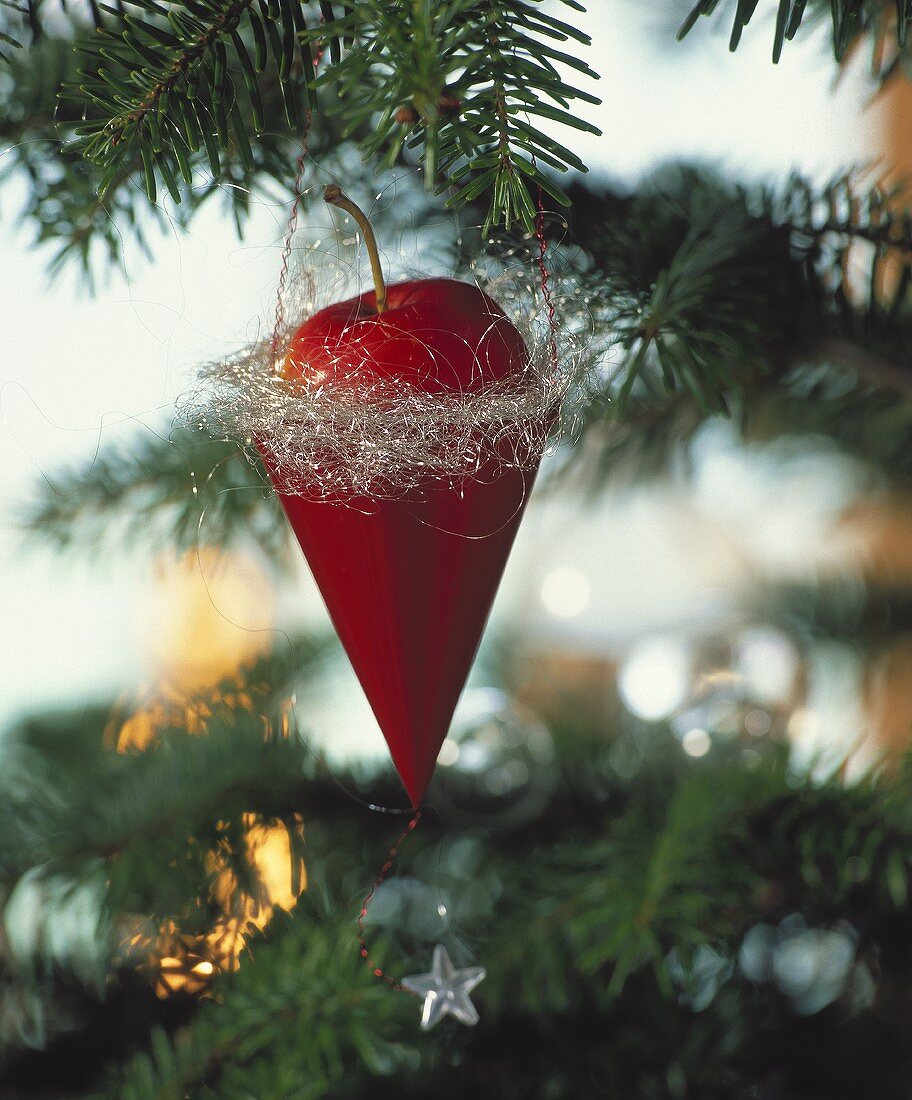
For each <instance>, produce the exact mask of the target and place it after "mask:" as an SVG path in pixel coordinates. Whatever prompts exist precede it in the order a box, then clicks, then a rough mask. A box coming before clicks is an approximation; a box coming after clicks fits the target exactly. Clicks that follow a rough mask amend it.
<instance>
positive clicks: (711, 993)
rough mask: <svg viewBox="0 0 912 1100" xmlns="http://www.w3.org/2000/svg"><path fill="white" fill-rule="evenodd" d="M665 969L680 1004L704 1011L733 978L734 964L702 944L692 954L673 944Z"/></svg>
mask: <svg viewBox="0 0 912 1100" xmlns="http://www.w3.org/2000/svg"><path fill="white" fill-rule="evenodd" d="M665 969H666V970H667V971H668V976H669V977H670V978H671V980H672V982H673V983H674V985H675V988H676V989H677V991H678V1000H679V1001H680V1002H681V1004H685V1005H687V1006H688V1008H690V1009H691V1010H692V1011H693V1012H702V1011H703V1010H704V1009H705V1008H708V1007H709V1006H710V1005H711V1004H712V1002H713V998H714V997H715V996H716V994H717V993H718V992H719V990H720V989H721V988H722V986H723V985H724V984H725V983H726V982H727V981H728V979H729V978H730V977H731V975H732V971H733V970H734V966H733V965H732V963H731V962H730V961H729V960H728V959H726V958H725V956H724V955H721V954H720V953H719V952H718V951H714V950H713V948H711V947H710V946H709V945H708V944H705V943H701V944H700V945H699V947H697V949H696V951H694V952H693V955H692V956H690V957H686V956H685V954H684V953H683V952H682V951H680V950H679V949H678V948H677V947H673V948H672V949H671V951H669V952H668V954H667V955H666V956H665Z"/></svg>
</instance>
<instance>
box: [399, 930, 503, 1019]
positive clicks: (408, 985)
mask: <svg viewBox="0 0 912 1100" xmlns="http://www.w3.org/2000/svg"><path fill="white" fill-rule="evenodd" d="M485 973H486V972H485V968H484V967H483V966H470V967H467V968H466V969H465V970H457V969H456V968H455V967H454V966H453V964H452V962H451V961H450V956H449V955H448V954H447V949H446V948H445V947H443V946H441V945H440V944H438V945H437V946H436V947H435V948H434V957H433V961H432V963H431V969H430V973H428V974H411V975H410V976H409V977H407V978H403V979H402V982H401V985H402V988H403V989H406V990H408V992H409V993H414V994H415V995H416V996H418V997H423V998H424V1004H423V1005H422V1009H421V1029H422V1031H430V1029H431V1028H432V1027H433V1026H434V1025H435V1024H437V1023H439V1022H440V1021H441V1020H442V1019H443V1017H444V1016H453V1017H454V1018H455V1019H457V1020H458V1021H459V1022H460V1023H461V1024H465V1025H466V1027H473V1026H474V1025H475V1024H477V1023H478V1019H479V1017H478V1009H477V1008H476V1007H475V1006H474V1005H473V1004H472V1002H471V1001H470V1000H469V994H470V993H471V992H472V990H473V989H474V988H475V986H477V985H478V984H479V982H483V981H484V979H485Z"/></svg>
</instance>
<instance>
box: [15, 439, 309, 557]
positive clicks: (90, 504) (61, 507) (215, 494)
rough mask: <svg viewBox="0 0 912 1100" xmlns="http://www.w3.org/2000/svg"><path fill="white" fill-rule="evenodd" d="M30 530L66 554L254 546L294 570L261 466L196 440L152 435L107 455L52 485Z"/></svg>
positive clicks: (31, 513) (28, 519)
mask: <svg viewBox="0 0 912 1100" xmlns="http://www.w3.org/2000/svg"><path fill="white" fill-rule="evenodd" d="M21 526H22V528H23V529H24V531H25V533H26V534H27V535H28V536H29V537H30V538H35V539H40V540H42V541H44V542H48V543H50V544H52V545H55V546H57V547H58V548H69V547H71V546H72V545H73V544H74V540H75V539H76V536H77V534H78V537H79V546H80V548H81V549H86V548H92V547H98V546H99V545H104V544H106V543H109V542H110V541H111V540H112V539H117V540H119V541H120V543H121V545H125V546H130V545H136V546H141V548H142V549H143V550H144V551H145V552H150V551H152V552H154V551H155V550H157V549H161V548H164V547H171V548H173V549H175V550H177V551H184V550H189V549H192V548H193V547H195V546H197V545H198V543H199V541H200V540H203V541H204V542H205V543H206V544H207V545H216V546H220V547H228V546H230V545H232V544H233V543H235V542H239V541H245V540H247V539H249V538H251V537H253V538H254V539H255V540H256V541H257V543H258V545H259V546H260V547H261V548H262V549H263V550H264V551H266V552H267V553H268V554H269V555H270V557H271V558H272V560H273V562H274V563H275V564H276V565H277V566H279V567H287V566H288V564H289V562H290V557H289V555H288V549H289V538H288V533H287V531H288V529H287V524H285V522H284V520H283V519H282V515H281V511H280V508H279V505H278V502H277V498H276V497H275V494H274V493H272V492H271V490H270V489H269V485H268V480H267V478H266V474H265V471H263V470H262V468H261V467H260V466H259V464H258V461H257V460H256V459H255V458H254V457H253V456H252V455H250V454H248V453H247V452H245V451H244V450H242V449H241V448H240V447H239V446H238V445H237V444H235V443H232V442H226V441H224V440H213V439H208V438H206V437H204V436H203V435H201V434H200V433H199V432H191V431H189V430H177V431H174V432H172V433H171V434H170V435H168V436H159V435H156V434H155V433H151V432H150V433H148V434H146V435H144V436H139V437H137V439H136V441H135V442H134V443H133V444H132V445H131V446H130V447H129V448H121V447H117V448H110V449H108V450H104V451H102V452H101V453H100V454H99V455H97V456H96V457H95V459H94V460H93V461H92V463H91V464H90V465H89V467H88V469H87V470H71V471H69V472H64V473H62V474H61V475H60V476H59V477H58V478H56V479H55V480H54V481H53V482H45V483H44V485H43V486H42V491H41V494H40V496H39V498H38V499H37V500H35V501H34V502H32V503H30V504H28V505H26V506H24V507H23V509H22V513H21Z"/></svg>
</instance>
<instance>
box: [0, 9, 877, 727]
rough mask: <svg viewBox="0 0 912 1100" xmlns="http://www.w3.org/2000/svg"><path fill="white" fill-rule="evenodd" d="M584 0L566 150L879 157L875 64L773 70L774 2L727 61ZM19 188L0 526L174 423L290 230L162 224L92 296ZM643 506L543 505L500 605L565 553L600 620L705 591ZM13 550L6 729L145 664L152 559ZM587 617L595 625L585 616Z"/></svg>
mask: <svg viewBox="0 0 912 1100" xmlns="http://www.w3.org/2000/svg"><path fill="white" fill-rule="evenodd" d="M590 6H591V8H592V9H593V11H592V13H591V14H590V16H589V24H590V27H591V30H592V33H593V38H594V46H593V50H592V63H593V65H594V67H595V68H596V69H598V70H599V71H600V72H601V73H602V74H603V77H602V80H601V82H600V86H599V88H598V91H599V93H600V94H601V95H602V96H603V98H604V104H603V106H602V107H600V108H592V109H591V110H587V112H586V113H587V114H588V115H589V117H591V118H592V119H593V120H595V121H596V122H597V123H598V124H599V125H600V126H601V127H602V129H603V131H604V136H603V137H602V138H600V139H594V138H590V137H588V136H585V135H583V136H581V135H576V134H570V135H569V141H568V142H567V143H568V144H571V145H572V146H573V147H574V148H575V149H576V151H577V152H578V153H579V154H580V155H581V156H582V157H583V159H584V160H587V161H588V162H589V163H590V165H591V166H592V168H593V170H595V171H597V172H605V173H608V174H610V175H613V176H615V177H620V178H623V179H627V180H631V181H632V180H634V179H635V178H636V177H637V176H638V175H639V174H640V173H641V172H642V171H643V170H644V169H646V168H649V167H650V166H652V165H654V164H655V163H658V162H660V161H662V160H664V159H667V158H669V157H674V156H680V157H688V158H699V159H701V160H705V161H708V162H711V163H716V164H719V165H721V166H722V167H723V168H726V169H730V170H731V171H733V172H734V173H736V174H738V175H739V176H740V177H741V178H745V177H746V178H748V179H760V178H767V179H768V178H777V177H781V176H782V175H784V174H785V172H787V171H788V170H790V169H793V168H798V169H800V170H802V171H804V172H806V173H809V174H812V175H814V176H816V177H818V178H821V177H826V176H828V175H830V174H831V173H833V172H834V171H836V170H838V169H840V168H844V167H847V166H849V165H851V164H853V163H857V162H860V161H866V160H869V159H870V158H871V156H872V150H873V149H874V148H876V137H875V135H874V131H873V126H874V124H873V122H872V116H870V115H865V114H863V113H861V106H862V103H863V100H864V96H865V95H866V94H867V93H868V89H867V86H866V84H865V80H864V76H863V74H861V73H858V72H855V73H852V74H850V75H849V76H848V77H847V78H844V79H843V81H842V82H841V84H840V85H839V87H838V89H835V90H834V87H833V76H834V73H835V69H834V65H833V63H832V61H831V55H830V52H829V42H828V39H827V36H826V33H818V34H814V35H805V36H803V38H802V40H801V41H799V42H797V43H791V44H788V45H787V47H786V49H785V53H784V58H783V61H782V62H781V64H780V65H779V66H778V67H777V68H774V67H773V66H772V65H771V63H770V61H769V53H770V47H771V41H772V20H771V14H770V18H767V19H762V18H759V17H758V18H757V19H756V20H755V24H754V25H752V26H751V27H750V28H749V30H748V32H747V33H746V36H745V39H744V42H743V44H742V47H741V48H740V50H739V52H738V53H736V54H735V55H730V54H729V53H728V51H727V49H726V35H725V34H724V33H722V34H720V33H718V32H714V31H713V25H712V23H711V22H709V21H706V25H705V26H701V27H698V29H697V30H696V31H695V32H693V35H692V39H691V40H690V41H689V42H687V43H685V44H684V45H675V44H674V43H673V42H671V41H662V42H659V41H658V40H657V37H658V32H657V30H656V27H658V28H659V29H660V30H661V33H662V34H663V35H664V36H665V38H666V39H669V40H670V38H671V31H670V29H669V24H667V23H664V21H663V23H662V24H655V23H653V20H654V19H655V17H654V16H652V15H647V16H644V15H643V14H642V11H638V10H637V9H638V8H640V9H641V8H642V5H638V4H636V3H635V2H632V0H627V2H625V0H590ZM766 6H767V7H770V9H771V12H772V10H773V7H774V6H773V5H766ZM651 23H652V26H651V25H650V24H651ZM726 29H727V28H726ZM564 140H566V135H565V137H564ZM20 187H21V183H19V182H18V181H15V180H13V181H11V182H8V183H7V184H6V185H5V186H4V187H3V188H2V189H0V216H2V220H0V254H2V256H3V271H4V273H5V275H6V276H7V277H6V278H5V279H4V287H3V293H2V295H0V470H2V471H3V473H2V479H0V521H2V520H4V519H5V518H8V517H9V515H10V512H11V509H13V508H14V507H15V506H16V504H17V502H21V501H23V500H25V499H27V497H28V495H29V492H30V488H31V486H32V485H34V484H35V483H36V480H38V479H40V478H42V477H47V478H49V479H51V480H53V477H54V472H55V471H56V470H58V469H59V468H60V465H61V463H63V462H67V461H71V460H72V461H76V462H84V461H86V460H87V459H89V458H90V457H91V455H92V454H93V453H94V450H95V448H96V447H97V446H98V445H99V443H104V442H107V441H109V440H111V439H114V438H120V437H123V435H124V433H125V432H126V433H127V434H129V433H130V432H133V431H135V430H136V428H137V423H138V424H139V425H142V424H148V425H150V426H154V427H160V426H161V425H162V424H166V423H167V421H168V411H169V409H170V408H171V406H172V403H173V401H174V398H175V396H176V395H177V394H178V393H179V392H180V390H181V388H182V387H183V386H184V385H185V384H186V382H187V380H188V378H189V377H190V375H191V373H192V369H193V367H194V364H197V363H199V362H200V361H202V360H207V359H210V358H213V357H215V356H217V355H219V354H221V353H223V352H225V351H227V350H229V349H232V348H234V347H237V346H238V345H239V344H242V343H243V342H244V341H245V340H246V339H247V338H248V337H249V335H250V334H251V332H253V331H255V330H256V328H257V326H258V324H259V323H260V322H261V320H262V318H264V317H266V316H268V314H269V312H270V311H271V309H272V293H273V287H274V284H275V281H276V278H277V275H278V264H279V246H280V238H281V227H282V225H283V222H284V210H283V209H282V208H281V207H279V208H276V207H270V206H267V205H265V204H264V205H261V206H260V207H258V208H257V210H256V211H255V213H254V215H253V217H252V218H251V221H250V223H249V228H248V231H247V234H246V239H245V241H244V242H243V243H240V242H238V241H237V240H236V238H235V236H234V232H233V229H232V226H231V223H230V221H229V220H228V219H227V218H225V217H223V215H222V213H221V212H220V211H219V209H218V208H217V207H216V206H210V207H209V208H208V209H207V210H206V211H204V213H202V214H201V216H200V217H199V218H198V219H197V220H196V222H195V224H194V226H193V228H192V230H191V232H190V233H189V234H187V235H184V236H177V235H176V234H175V233H171V234H170V235H168V236H166V237H165V238H162V239H156V237H155V234H154V233H153V235H152V240H153V244H154V248H155V262H154V263H153V264H149V263H147V262H146V261H145V260H144V259H143V258H141V257H140V256H138V255H136V254H135V253H133V252H129V253H128V254H126V255H125V256H124V269H125V271H126V276H127V277H126V279H123V278H121V277H120V276H118V275H117V274H116V273H115V274H113V275H112V276H111V278H110V280H109V282H108V284H107V285H106V286H105V285H103V286H102V288H101V289H100V290H99V292H98V293H97V295H96V296H95V297H94V298H89V297H87V296H86V294H85V293H84V292H83V288H82V286H81V280H80V278H79V276H78V274H77V273H76V272H74V271H67V272H66V273H65V274H64V276H63V277H61V278H60V279H59V280H58V281H57V282H56V283H54V284H49V282H48V279H47V276H46V264H47V259H48V253H46V252H45V251H44V250H41V249H38V250H35V249H32V248H31V247H30V243H29V240H28V234H27V231H20V229H19V226H18V225H17V218H16V211H17V209H18V207H19V206H20V203H21V191H20V190H19V188H20ZM650 507H651V508H652V511H649V509H650ZM640 509H641V510H640V512H639V513H637V512H635V511H634V512H631V511H630V509H623V510H622V513H621V512H618V511H617V510H615V511H614V512H612V511H611V506H610V505H609V509H608V511H607V512H605V513H603V514H602V515H601V516H595V517H593V516H588V517H585V518H583V517H581V518H580V519H579V521H578V524H577V526H576V528H575V529H574V527H573V522H572V520H570V519H568V517H566V516H561V517H559V522H557V523H555V519H554V516H550V517H549V515H547V514H543V515H538V516H536V515H535V513H534V510H532V512H531V513H530V516H529V521H528V522H527V525H526V529H525V530H524V532H523V534H522V535H521V537H520V541H519V543H518V545H517V552H516V555H515V560H514V563H513V565H512V566H511V569H510V573H509V577H508V584H507V586H506V590H505V598H504V600H502V601H501V607H500V612H501V614H504V613H507V612H508V611H509V608H510V603H511V593H512V594H513V595H514V599H515V598H517V594H521V593H524V592H526V593H527V592H528V591H529V590H530V586H531V587H532V588H534V587H535V585H537V584H538V580H539V578H540V577H541V576H542V575H544V574H545V573H547V571H548V570H550V569H553V568H554V567H562V563H564V562H565V559H566V560H567V561H570V560H571V559H572V560H573V561H577V560H578V559H581V560H582V561H585V560H586V558H587V555H591V554H592V553H594V552H595V548H596V547H598V553H599V557H600V559H601V560H603V561H608V562H611V563H612V568H610V569H609V570H608V571H607V572H608V574H610V576H611V577H612V578H614V580H615V581H616V582H617V587H615V588H612V587H611V585H610V584H607V583H606V582H605V577H601V578H600V588H599V594H598V599H596V600H594V602H592V601H590V603H591V607H590V616H591V619H590V620H586V621H589V622H590V626H591V625H592V624H594V623H597V622H599V621H601V620H603V619H604V616H605V606H606V605H605V602H604V601H610V600H611V598H612V596H611V593H612V592H615V593H616V592H617V591H618V588H623V589H624V590H626V591H631V590H633V591H636V590H637V588H638V587H640V588H641V587H644V586H646V585H647V584H649V585H651V586H653V588H655V586H656V585H658V586H659V596H661V594H662V591H668V592H671V591H673V592H674V593H675V594H676V596H677V597H679V598H680V599H682V600H683V601H684V604H685V605H686V604H687V601H688V599H691V601H693V599H695V598H696V594H699V593H704V589H705V584H704V581H705V578H704V579H702V580H701V579H700V578H699V577H697V578H696V580H694V579H693V577H691V578H690V580H688V577H689V574H687V572H686V570H683V571H682V567H681V565H680V563H679V562H678V563H677V564H674V562H672V564H671V565H669V567H668V568H666V569H665V571H664V573H663V571H662V561H661V560H657V557H656V555H657V554H658V558H659V559H661V558H662V554H663V553H665V554H666V558H667V561H666V565H667V564H668V562H671V560H672V558H674V553H675V552H676V551H675V550H674V549H673V548H672V547H671V545H670V543H669V544H668V546H667V547H666V549H665V550H664V551H663V549H662V547H663V545H664V544H663V543H662V542H661V537H662V536H661V521H660V519H659V512H660V511H661V509H660V508H659V506H658V505H655V504H653V505H649V504H648V503H647V504H642V505H640ZM643 509H645V512H644V511H643ZM647 513H648V514H647ZM620 514H623V516H624V517H625V518H624V521H623V522H619V521H618V516H619V515H620ZM637 516H639V520H638V519H637ZM560 532H563V534H562V536H561V534H560ZM657 532H659V534H658V536H657ZM657 537H658V538H659V543H658V550H656V546H657V542H656V539H657ZM647 546H648V547H652V548H653V549H652V553H651V554H647V553H645V548H646V547H647ZM732 555H733V557H732V561H733V562H737V559H738V554H737V552H735V551H732ZM0 559H6V560H5V562H4V565H3V569H2V572H0V724H2V722H3V721H4V716H9V715H11V714H12V713H14V712H16V711H19V710H22V709H25V708H28V707H30V706H32V705H33V704H35V705H38V704H44V703H46V702H52V701H55V700H66V699H71V698H72V697H74V696H85V695H89V694H94V693H104V694H107V693H108V692H109V691H110V687H111V685H120V686H124V687H125V686H127V685H129V684H131V683H133V682H134V681H135V680H136V679H137V677H138V676H140V675H142V674H143V672H144V667H143V666H144V661H145V659H146V658H145V656H144V654H146V652H147V650H148V647H147V646H146V644H145V642H144V637H143V636H144V632H146V631H147V630H148V629H149V627H148V620H147V616H146V610H144V608H145V609H147V608H148V600H147V596H148V588H149V583H150V581H149V568H148V564H147V563H145V562H136V561H131V560H129V559H124V560H121V558H120V557H118V556H117V555H111V554H106V555H105V557H104V560H103V561H101V562H98V563H95V564H94V565H93V564H92V563H90V562H88V561H86V560H85V558H84V557H83V556H81V555H80V554H78V553H76V554H74V555H72V556H71V557H53V556H51V555H48V554H43V553H34V552H31V551H29V552H28V553H27V554H26V553H23V552H20V551H19V550H18V549H17V543H16V538H15V536H14V534H13V533H12V531H11V529H10V528H9V526H8V525H7V527H6V528H5V529H0ZM726 568H727V567H726ZM731 568H732V569H734V570H735V571H737V564H734V565H732V566H731ZM663 577H664V580H663ZM663 584H664V586H665V588H664V589H662V585H663ZM688 585H690V588H688ZM603 589H604V591H603ZM143 593H145V594H146V600H145V602H144V600H143V598H141V597H142V596H143ZM688 593H689V595H688ZM628 610H629V614H630V615H632V614H633V609H628ZM617 611H618V608H617V607H615V612H617ZM624 614H627V612H624V613H623V614H621V618H622V619H624ZM624 621H625V622H626V620H624ZM631 622H632V619H631ZM577 628H578V629H583V630H585V629H587V628H586V627H585V622H581V623H580V624H577Z"/></svg>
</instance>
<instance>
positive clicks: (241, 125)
mask: <svg viewBox="0 0 912 1100" xmlns="http://www.w3.org/2000/svg"><path fill="white" fill-rule="evenodd" d="M112 15H114V17H115V19H116V20H117V23H118V25H117V26H116V27H115V28H113V29H103V30H102V31H101V32H100V33H99V34H98V35H96V37H95V38H93V39H92V40H90V41H86V42H84V43H82V45H81V51H82V54H83V58H84V63H85V61H88V62H89V64H88V67H87V68H86V69H84V70H83V71H82V72H81V76H82V81H81V83H79V84H78V86H74V87H73V88H72V89H71V92H70V94H71V95H72V96H73V97H74V98H75V99H76V100H78V101H80V102H83V103H84V104H85V105H86V106H87V107H88V108H89V112H88V117H87V119H86V121H85V123H84V124H82V125H80V126H79V127H77V137H76V140H75V143H74V144H75V148H77V149H78V150H79V151H80V152H81V153H82V154H83V155H84V156H85V157H86V158H88V159H89V160H90V161H92V162H93V163H94V164H96V165H98V166H99V167H100V168H101V169H103V175H102V192H103V194H104V193H105V192H106V191H107V189H108V187H109V185H110V182H111V180H112V178H113V177H114V176H115V174H116V173H117V172H118V171H119V170H122V167H123V165H124V163H125V162H135V161H136V160H137V159H139V161H140V162H141V164H142V169H143V171H142V174H143V177H144V180H145V189H146V193H147V197H148V200H149V201H150V202H151V203H154V202H155V201H156V197H157V193H158V180H159V179H160V180H161V181H162V182H163V183H164V184H165V186H166V187H167V189H168V191H169V193H170V194H171V196H172V198H173V199H174V201H175V202H176V203H179V202H181V198H182V189H181V186H180V184H179V180H180V179H182V180H183V181H184V183H185V184H187V185H190V184H191V182H192V179H193V173H192V166H193V161H194V159H195V158H196V157H197V156H198V155H199V154H200V150H201V149H204V155H205V158H206V160H207V161H208V165H209V168H210V170H211V174H212V176H213V177H215V178H218V177H219V175H220V174H221V173H222V171H223V169H224V168H225V165H226V163H227V162H230V160H231V159H233V158H235V157H236V158H239V159H240V161H241V163H242V164H243V165H244V167H245V169H246V170H247V171H248V172H250V173H251V174H255V173H256V171H257V164H258V159H261V158H260V156H259V154H258V153H257V152H255V146H256V147H258V146H259V145H260V142H255V143H254V142H251V139H250V132H251V131H252V132H253V133H255V134H256V135H260V134H261V133H262V132H263V131H264V130H265V129H266V119H267V117H270V122H272V116H267V111H266V109H265V106H264V103H263V89H262V87H261V84H260V81H259V79H258V74H264V79H265V82H266V84H267V86H269V85H272V86H273V87H275V88H276V89H277V90H278V92H279V93H280V94H281V103H282V106H283V113H284V115H285V118H286V121H287V126H288V128H289V130H290V131H292V132H297V131H299V130H300V127H301V125H302V121H303V119H304V117H305V116H306V114H307V113H308V112H309V111H310V109H311V107H312V101H311V98H310V92H309V90H308V83H307V80H308V77H309V75H310V74H309V72H308V68H309V67H312V63H311V62H310V59H309V54H308V55H307V56H306V57H305V56H304V55H303V54H300V53H299V48H298V45H297V41H296V36H297V35H298V34H299V33H300V32H302V31H304V30H306V27H307V21H306V16H305V13H304V11H303V9H302V5H301V3H300V0H279V2H278V3H276V4H275V5H273V4H269V3H266V2H265V0H257V3H256V5H254V0H196V2H195V3H194V4H193V5H192V7H191V8H190V9H188V10H181V9H180V8H179V7H178V6H177V5H170V6H165V5H162V4H160V3H158V0H131V3H130V4H129V5H127V6H126V9H125V10H124V11H123V12H119V13H118V12H112ZM267 44H268V47H269V48H268V49H267ZM241 89H243V91H241Z"/></svg>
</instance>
